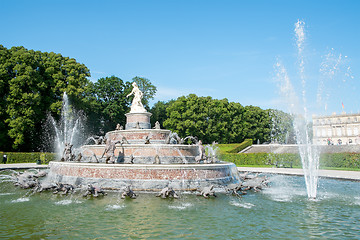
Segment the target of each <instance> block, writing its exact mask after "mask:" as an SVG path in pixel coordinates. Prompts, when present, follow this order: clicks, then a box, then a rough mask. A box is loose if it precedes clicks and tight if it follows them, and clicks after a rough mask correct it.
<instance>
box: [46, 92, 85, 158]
mask: <svg viewBox="0 0 360 240" xmlns="http://www.w3.org/2000/svg"><path fill="white" fill-rule="evenodd" d="M83 118H84V116H83V115H82V114H81V112H76V111H75V110H74V109H73V107H72V106H71V105H70V101H69V98H68V95H67V94H66V92H64V95H63V101H62V109H61V117H60V119H59V121H56V120H55V119H54V118H53V117H52V116H49V120H50V123H51V125H52V127H53V129H54V131H55V141H54V148H55V152H56V153H57V154H58V156H62V155H63V151H64V149H65V144H71V145H73V146H74V148H77V147H79V146H80V145H81V143H82V140H83V136H82V135H83V132H84V124H83Z"/></svg>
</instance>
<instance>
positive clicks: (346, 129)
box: [312, 113, 360, 145]
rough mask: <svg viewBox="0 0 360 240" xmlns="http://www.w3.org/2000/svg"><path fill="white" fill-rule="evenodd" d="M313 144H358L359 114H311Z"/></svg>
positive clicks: (359, 138) (359, 142)
mask: <svg viewBox="0 0 360 240" xmlns="http://www.w3.org/2000/svg"><path fill="white" fill-rule="evenodd" d="M312 119H313V144H317V145H343V144H360V135H359V134H360V114H359V113H358V114H346V113H343V114H340V115H337V114H333V115H331V116H313V117H312Z"/></svg>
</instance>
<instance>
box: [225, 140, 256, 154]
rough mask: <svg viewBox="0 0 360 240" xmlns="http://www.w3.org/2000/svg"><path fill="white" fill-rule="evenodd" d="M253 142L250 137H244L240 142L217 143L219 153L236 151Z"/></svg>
mask: <svg viewBox="0 0 360 240" xmlns="http://www.w3.org/2000/svg"><path fill="white" fill-rule="evenodd" d="M252 144H253V140H252V139H245V140H244V141H243V142H242V143H233V144H218V147H219V148H220V153H238V152H240V151H242V150H243V149H245V148H247V147H248V146H251V145H252Z"/></svg>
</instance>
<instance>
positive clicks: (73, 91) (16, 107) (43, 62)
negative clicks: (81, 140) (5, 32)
mask: <svg viewBox="0 0 360 240" xmlns="http://www.w3.org/2000/svg"><path fill="white" fill-rule="evenodd" d="M0 51H1V55H0V56H1V57H0V61H1V62H0V77H1V80H0V85H1V86H0V87H1V90H0V91H2V93H3V98H2V100H1V103H0V104H1V105H2V106H1V108H2V109H4V110H5V112H6V113H3V111H1V112H2V114H0V115H1V116H0V118H1V125H0V127H2V128H5V129H7V130H8V131H7V134H8V136H9V137H10V138H11V141H10V142H12V147H13V148H14V149H16V150H21V151H31V150H37V148H39V147H40V140H39V139H40V135H41V132H42V131H41V130H42V127H43V126H42V123H43V121H44V119H45V118H46V114H47V112H48V111H49V110H50V111H51V112H52V113H53V114H54V115H56V114H58V113H59V112H60V110H61V100H62V95H63V92H64V91H66V92H67V93H68V95H69V96H71V97H72V98H73V99H74V100H78V99H81V98H82V94H83V93H84V90H85V87H86V84H87V83H88V79H87V77H88V76H90V72H89V70H88V69H87V68H86V67H85V65H83V64H79V63H77V62H76V60H75V59H71V58H68V57H63V56H61V55H60V54H55V53H46V52H45V53H43V52H40V51H33V50H27V49H25V48H24V47H12V48H11V49H9V50H6V49H5V48H4V47H3V46H1V47H0ZM79 101H80V100H78V102H79ZM4 106H5V107H4ZM4 125H5V126H4ZM0 148H6V146H5V145H2V146H0Z"/></svg>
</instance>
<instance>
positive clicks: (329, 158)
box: [220, 153, 360, 169]
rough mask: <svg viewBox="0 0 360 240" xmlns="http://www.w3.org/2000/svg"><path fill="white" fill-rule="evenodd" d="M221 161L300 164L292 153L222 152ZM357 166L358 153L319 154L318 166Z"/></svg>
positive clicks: (358, 166)
mask: <svg viewBox="0 0 360 240" xmlns="http://www.w3.org/2000/svg"><path fill="white" fill-rule="evenodd" d="M220 158H221V160H223V161H227V162H233V163H235V164H236V165H238V166H241V165H276V164H278V165H283V166H290V165H291V166H297V167H300V166H301V159H300V155H299V154H293V153H281V154H276V153H223V154H220ZM324 167H336V168H359V169H360V154H359V153H325V154H321V155H320V168H324Z"/></svg>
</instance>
